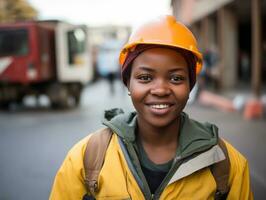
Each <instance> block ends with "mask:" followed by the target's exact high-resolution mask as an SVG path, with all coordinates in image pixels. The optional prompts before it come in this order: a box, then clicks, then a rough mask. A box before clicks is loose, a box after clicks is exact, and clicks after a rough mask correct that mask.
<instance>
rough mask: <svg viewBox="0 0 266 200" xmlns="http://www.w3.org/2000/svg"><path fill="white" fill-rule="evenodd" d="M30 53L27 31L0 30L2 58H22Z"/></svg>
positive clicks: (0, 54) (0, 53)
mask: <svg viewBox="0 0 266 200" xmlns="http://www.w3.org/2000/svg"><path fill="white" fill-rule="evenodd" d="M28 52H29V45H28V31H27V30H26V29H16V30H0V56H22V55H27V54H28Z"/></svg>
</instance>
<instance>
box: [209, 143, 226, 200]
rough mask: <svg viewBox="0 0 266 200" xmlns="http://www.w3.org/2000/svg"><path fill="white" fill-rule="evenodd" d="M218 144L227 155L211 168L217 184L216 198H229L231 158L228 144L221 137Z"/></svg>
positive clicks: (218, 199) (221, 199) (219, 199)
mask: <svg viewBox="0 0 266 200" xmlns="http://www.w3.org/2000/svg"><path fill="white" fill-rule="evenodd" d="M218 145H219V146H220V147H221V149H222V151H223V153H224V155H225V160H223V161H221V162H218V163H215V164H213V165H212V166H211V168H210V169H211V172H212V175H213V177H214V179H215V182H216V185H217V189H216V193H215V198H214V199H215V200H223V199H226V198H227V195H228V192H229V186H228V179H229V173H230V160H229V156H228V151H227V148H226V145H225V143H224V141H223V140H222V139H221V138H219V139H218Z"/></svg>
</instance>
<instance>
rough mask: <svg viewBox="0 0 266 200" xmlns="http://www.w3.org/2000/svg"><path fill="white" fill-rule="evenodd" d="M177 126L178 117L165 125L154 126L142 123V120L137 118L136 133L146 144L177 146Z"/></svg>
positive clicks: (178, 124)
mask: <svg viewBox="0 0 266 200" xmlns="http://www.w3.org/2000/svg"><path fill="white" fill-rule="evenodd" d="M139 121H141V123H140V122H139ZM179 127H180V119H179V118H177V119H176V120H175V121H173V122H172V123H171V124H170V125H168V126H166V127H155V126H152V125H150V124H148V123H143V120H138V135H139V137H140V140H141V141H142V143H144V144H147V145H152V146H154V147H156V146H157V147H160V146H167V145H171V146H172V145H174V146H176V147H177V144H178V136H179Z"/></svg>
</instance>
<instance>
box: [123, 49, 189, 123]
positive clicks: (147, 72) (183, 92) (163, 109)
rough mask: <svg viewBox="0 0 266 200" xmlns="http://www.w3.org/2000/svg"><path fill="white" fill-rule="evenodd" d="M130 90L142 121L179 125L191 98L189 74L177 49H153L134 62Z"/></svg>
mask: <svg viewBox="0 0 266 200" xmlns="http://www.w3.org/2000/svg"><path fill="white" fill-rule="evenodd" d="M131 70H132V71H131V76H130V79H129V81H128V90H129V92H130V93H131V99H132V102H133V105H134V107H135V109H136V110H137V112H138V119H139V122H141V123H145V124H147V125H151V126H154V127H158V128H159V127H166V126H169V125H171V124H172V123H176V122H177V120H178V118H179V116H180V113H181V111H182V110H183V108H184V107H185V105H186V103H187V100H188V97H189V92H190V88H189V73H188V66H187V63H186V61H185V59H184V57H183V56H182V55H181V54H180V53H178V52H177V51H175V50H172V49H167V48H153V49H149V50H146V51H144V52H143V53H141V54H140V55H139V56H138V57H137V58H136V59H135V60H134V61H133V63H132V69H131Z"/></svg>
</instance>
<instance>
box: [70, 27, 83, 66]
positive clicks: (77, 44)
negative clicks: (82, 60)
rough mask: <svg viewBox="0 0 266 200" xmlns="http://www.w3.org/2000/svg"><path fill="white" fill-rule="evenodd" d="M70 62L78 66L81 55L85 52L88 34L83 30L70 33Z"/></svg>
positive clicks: (79, 29)
mask: <svg viewBox="0 0 266 200" xmlns="http://www.w3.org/2000/svg"><path fill="white" fill-rule="evenodd" d="M67 40H68V62H69V64H78V57H79V55H81V54H83V53H84V52H85V45H86V34H85V32H84V30H82V29H81V28H78V29H75V30H72V31H68V32H67Z"/></svg>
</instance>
